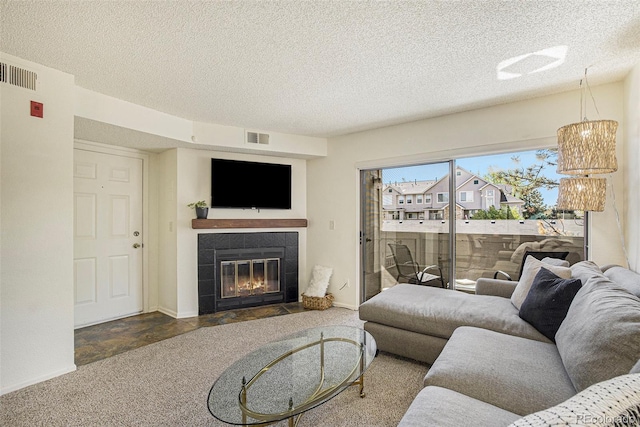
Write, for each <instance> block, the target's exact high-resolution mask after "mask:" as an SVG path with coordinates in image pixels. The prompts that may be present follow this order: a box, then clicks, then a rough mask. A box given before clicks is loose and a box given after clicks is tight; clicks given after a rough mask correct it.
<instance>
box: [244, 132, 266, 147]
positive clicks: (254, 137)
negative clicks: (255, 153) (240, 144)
mask: <svg viewBox="0 0 640 427" xmlns="http://www.w3.org/2000/svg"><path fill="white" fill-rule="evenodd" d="M247 143H249V144H264V145H267V144H269V134H268V133H258V132H247Z"/></svg>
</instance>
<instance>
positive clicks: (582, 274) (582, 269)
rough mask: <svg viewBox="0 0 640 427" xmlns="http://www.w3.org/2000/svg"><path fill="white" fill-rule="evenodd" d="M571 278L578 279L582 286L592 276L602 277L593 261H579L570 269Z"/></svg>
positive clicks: (600, 271)
mask: <svg viewBox="0 0 640 427" xmlns="http://www.w3.org/2000/svg"><path fill="white" fill-rule="evenodd" d="M570 268H571V277H572V278H574V279H580V281H581V282H582V284H583V285H584V284H585V283H587V280H589V279H590V278H592V277H594V276H598V277H604V274H603V273H602V270H600V267H598V266H597V265H596V264H595V263H594V262H593V261H580V262H577V263H575V264H573V265H572V266H571V267H570Z"/></svg>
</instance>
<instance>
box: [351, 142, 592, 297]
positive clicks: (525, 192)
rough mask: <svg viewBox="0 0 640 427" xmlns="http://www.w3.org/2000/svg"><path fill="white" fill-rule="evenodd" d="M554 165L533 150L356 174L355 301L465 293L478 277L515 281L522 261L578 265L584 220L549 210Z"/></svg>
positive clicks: (550, 154)
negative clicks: (408, 286)
mask: <svg viewBox="0 0 640 427" xmlns="http://www.w3.org/2000/svg"><path fill="white" fill-rule="evenodd" d="M554 160H555V152H554V151H553V150H535V151H528V152H519V153H508V154H500V155H493V156H476V157H470V158H464V159H457V160H455V161H454V160H451V161H449V162H442V163H433V164H425V165H418V166H408V167H400V168H384V169H376V170H365V171H361V222H362V224H361V241H362V245H361V249H362V263H361V264H362V299H363V301H364V300H367V299H369V298H371V297H372V296H374V295H376V294H377V293H379V292H382V291H383V290H385V289H387V288H390V287H392V286H395V284H397V283H403V282H405V283H420V284H427V285H430V286H442V285H444V286H445V287H447V288H449V289H454V290H458V291H463V292H469V293H473V292H475V283H476V281H477V280H478V278H480V277H494V275H496V273H497V274H498V277H500V278H510V279H512V280H517V279H518V277H519V274H520V270H521V266H522V261H523V259H524V254H525V253H526V252H535V253H536V255H534V256H538V255H539V254H543V253H544V254H550V256H554V257H563V258H565V259H566V260H567V261H569V262H570V263H575V262H577V261H579V260H582V259H584V249H583V248H584V243H585V233H584V230H585V227H584V219H583V218H584V213H583V212H578V211H559V210H557V209H556V208H555V202H556V199H557V185H558V178H559V177H558V176H557V175H556V174H555V164H554ZM450 177H453V179H452V178H450ZM397 251H400V252H402V256H401V257H399V256H398V253H396V252H397ZM452 254H453V256H452ZM427 267H431V268H427ZM425 269H426V270H425ZM432 276H438V277H440V280H439V281H438V280H434V279H433V277H432Z"/></svg>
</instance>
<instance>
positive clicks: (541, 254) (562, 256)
mask: <svg viewBox="0 0 640 427" xmlns="http://www.w3.org/2000/svg"><path fill="white" fill-rule="evenodd" d="M529 255H531V256H532V257H534V258H535V259H537V260H540V261H542V259H543V258H557V259H566V258H567V256H568V255H569V252H534V251H526V252H525V253H524V255H523V256H522V262H521V263H520V270H518V277H520V275H521V274H522V269H523V268H524V263H525V261H526V260H527V257H528V256H529ZM498 275H502V276H504V278H505V279H506V280H514V279H513V278H511V275H510V274H509V273H506V272H504V271H502V270H498V271H496V272H495V273H494V274H493V278H494V279H498ZM516 280H517V278H516Z"/></svg>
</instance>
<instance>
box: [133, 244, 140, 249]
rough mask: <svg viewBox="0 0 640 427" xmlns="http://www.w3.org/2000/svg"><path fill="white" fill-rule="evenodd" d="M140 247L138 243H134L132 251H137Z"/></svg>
mask: <svg viewBox="0 0 640 427" xmlns="http://www.w3.org/2000/svg"><path fill="white" fill-rule="evenodd" d="M140 246H142V245H141V244H140V243H134V244H133V249H138V248H139V247H140Z"/></svg>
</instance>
